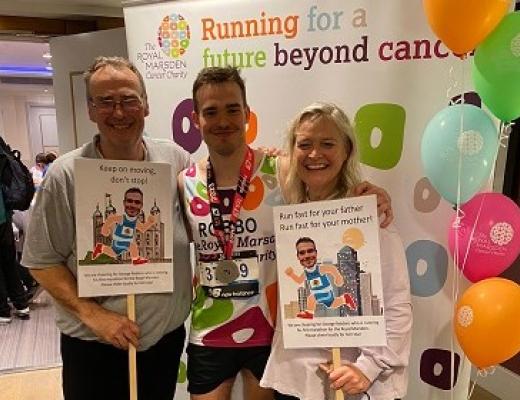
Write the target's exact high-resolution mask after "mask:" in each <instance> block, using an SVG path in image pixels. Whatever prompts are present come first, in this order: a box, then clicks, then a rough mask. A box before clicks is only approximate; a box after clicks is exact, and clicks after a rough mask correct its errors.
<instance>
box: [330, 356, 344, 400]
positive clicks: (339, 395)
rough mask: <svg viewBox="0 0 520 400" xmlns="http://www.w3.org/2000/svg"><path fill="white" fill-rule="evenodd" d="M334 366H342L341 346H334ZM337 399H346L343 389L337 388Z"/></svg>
mask: <svg viewBox="0 0 520 400" xmlns="http://www.w3.org/2000/svg"><path fill="white" fill-rule="evenodd" d="M332 367H333V368H334V369H336V368H339V367H341V353H340V349H339V347H333V348H332ZM334 399H335V400H344V399H345V396H344V395H343V390H341V389H339V390H336V394H335V396H334Z"/></svg>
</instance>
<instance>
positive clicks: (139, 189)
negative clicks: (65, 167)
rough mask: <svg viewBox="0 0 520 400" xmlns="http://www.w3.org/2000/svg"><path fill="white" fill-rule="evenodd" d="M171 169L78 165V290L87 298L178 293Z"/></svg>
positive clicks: (118, 164)
mask: <svg viewBox="0 0 520 400" xmlns="http://www.w3.org/2000/svg"><path fill="white" fill-rule="evenodd" d="M170 169H171V168H170V166H169V165H168V164H160V163H148V162H135V161H112V160H87V159H78V160H76V163H75V169H74V178H75V183H76V189H75V198H76V235H77V243H78V245H77V246H78V247H77V252H78V266H77V267H78V276H77V278H78V287H79V295H80V296H82V297H92V296H108V295H119V294H137V293H160V292H171V291H172V290H173V270H172V268H173V265H172V253H173V247H172V246H173V240H172V228H171V226H170V224H166V223H165V221H171V220H172V217H171V210H172V187H171V172H170Z"/></svg>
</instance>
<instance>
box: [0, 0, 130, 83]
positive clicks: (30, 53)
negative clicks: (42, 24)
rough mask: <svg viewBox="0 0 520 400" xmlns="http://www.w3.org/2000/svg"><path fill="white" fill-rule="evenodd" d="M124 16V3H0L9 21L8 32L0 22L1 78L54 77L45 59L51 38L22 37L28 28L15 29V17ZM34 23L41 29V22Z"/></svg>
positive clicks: (23, 0)
mask: <svg viewBox="0 0 520 400" xmlns="http://www.w3.org/2000/svg"><path fill="white" fill-rule="evenodd" d="M122 16H123V8H122V5H121V0H61V1H60V0H35V1H29V0H0V18H2V17H7V19H8V20H9V23H8V25H9V28H5V26H6V25H5V24H4V27H3V26H2V23H1V21H0V78H5V77H17V78H50V77H51V76H52V69H51V67H50V64H49V61H50V60H49V59H46V58H43V57H42V56H43V55H44V54H46V53H49V45H48V43H47V41H48V36H47V37H45V36H44V37H41V36H38V35H31V34H27V33H20V32H23V31H26V30H27V26H26V25H23V28H20V29H17V28H16V26H15V28H14V29H13V28H12V27H11V25H12V24H11V22H12V20H13V18H12V17H32V18H46V19H60V20H89V19H95V18H100V17H111V18H114V17H116V18H121V17H122ZM27 21H29V22H31V21H33V20H31V19H30V18H29V19H26V20H24V21H23V23H24V24H26V23H27ZM40 21H41V20H40ZM32 23H34V24H37V25H38V20H34V22H32ZM15 25H16V24H15ZM20 26H22V25H20ZM18 31H20V32H18Z"/></svg>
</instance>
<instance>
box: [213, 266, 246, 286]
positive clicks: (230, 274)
mask: <svg viewBox="0 0 520 400" xmlns="http://www.w3.org/2000/svg"><path fill="white" fill-rule="evenodd" d="M239 275H240V274H239V272H238V265H237V264H236V262H234V261H233V260H221V261H219V262H218V264H217V268H216V270H215V276H216V278H217V280H219V281H220V282H222V283H225V284H226V285H227V284H229V283H231V282H233V281H234V280H235V279H237V278H238V276H239Z"/></svg>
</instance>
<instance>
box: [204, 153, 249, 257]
mask: <svg viewBox="0 0 520 400" xmlns="http://www.w3.org/2000/svg"><path fill="white" fill-rule="evenodd" d="M254 165H255V153H254V151H253V150H252V149H251V148H250V147H249V146H248V147H247V152H246V155H245V157H244V161H242V165H241V166H240V175H239V178H238V183H237V187H236V189H235V194H234V195H233V208H232V209H231V216H230V219H229V224H228V225H227V226H226V225H225V224H224V219H223V217H222V212H221V210H220V204H221V201H220V197H219V195H218V191H217V182H216V179H215V173H214V171H213V165H211V160H210V158H209V157H208V165H207V169H206V173H207V185H208V196H209V206H210V210H211V221H212V222H213V232H214V235H215V236H216V237H217V240H218V242H219V244H220V247H221V248H222V252H223V256H224V259H226V260H231V259H232V258H233V246H234V241H235V225H236V222H237V221H238V216H239V215H240V210H241V209H242V204H243V203H244V199H245V197H246V195H247V193H248V191H249V183H250V181H251V177H252V176H253V168H254Z"/></svg>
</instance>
